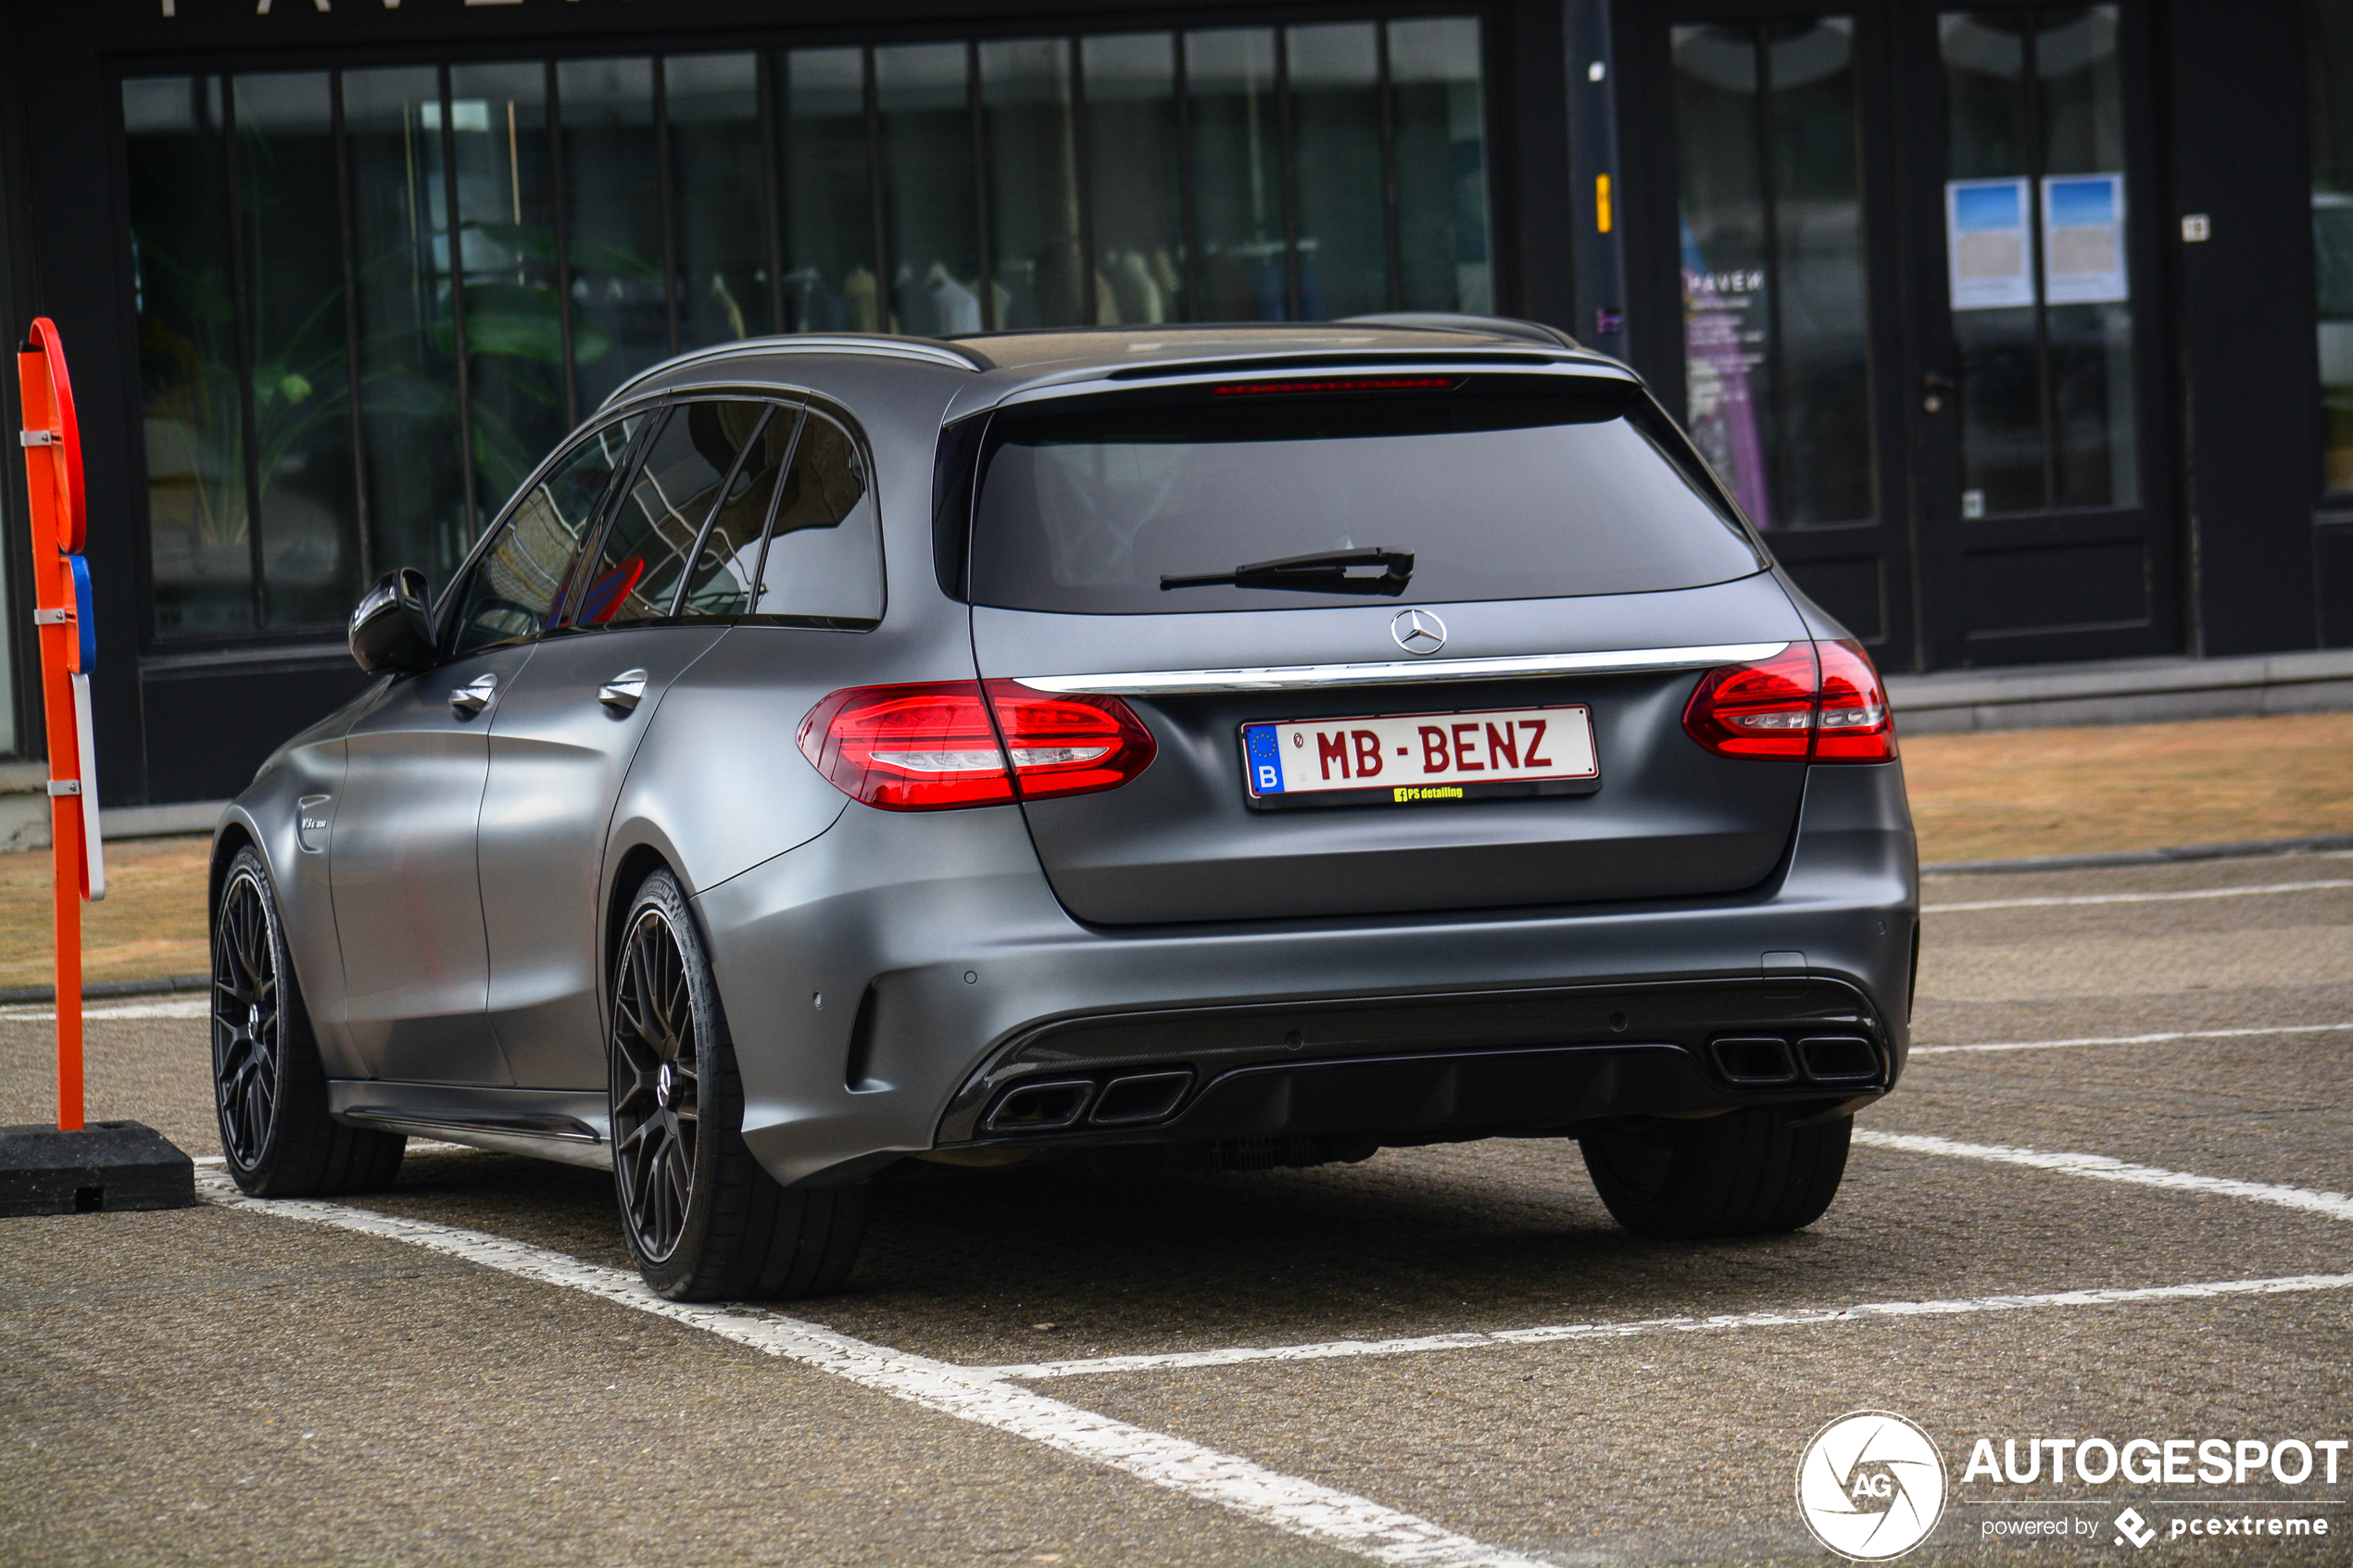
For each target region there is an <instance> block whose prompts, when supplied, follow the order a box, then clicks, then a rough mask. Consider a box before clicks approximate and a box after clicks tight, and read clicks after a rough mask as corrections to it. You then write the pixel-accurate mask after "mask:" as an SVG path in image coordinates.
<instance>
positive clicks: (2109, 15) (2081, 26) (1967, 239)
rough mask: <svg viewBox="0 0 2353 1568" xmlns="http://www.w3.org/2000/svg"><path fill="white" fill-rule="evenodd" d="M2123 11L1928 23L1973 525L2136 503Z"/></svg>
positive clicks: (2089, 9) (1964, 480)
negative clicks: (1938, 103)
mask: <svg viewBox="0 0 2353 1568" xmlns="http://www.w3.org/2000/svg"><path fill="white" fill-rule="evenodd" d="M2117 21H2118V18H2117V7H2116V6H2068V7H2057V6H2036V7H2034V8H2032V9H2020V10H2004V11H1955V12H1948V13H1946V14H1944V16H1942V17H1940V18H1939V19H1938V48H1939V54H1940V56H1941V59H1942V64H1943V67H1944V88H1945V104H1946V139H1945V145H1946V165H1947V169H1946V183H1945V187H1944V193H1945V211H1944V220H1945V236H1946V250H1947V257H1946V261H1947V267H1948V270H1949V273H1950V277H1949V287H1950V296H1951V304H1952V312H1953V335H1954V339H1955V342H1956V344H1957V347H1958V349H1959V369H1960V375H1959V383H1960V384H1959V387H1958V396H1959V400H1960V406H1959V410H1958V412H1959V415H1960V458H1961V507H1960V509H1961V515H1962V517H1963V518H1965V519H1977V518H1982V517H1985V516H1988V515H1990V514H1994V513H2000V512H2021V511H2042V510H2046V509H2049V508H2059V507H2110V508H2123V507H2132V506H2136V505H2138V504H2139V501H2140V480H2139V468H2140V464H2139V441H2138V437H2137V432H2136V420H2135V412H2134V407H2133V403H2134V399H2133V279H2132V277H2131V273H2130V269H2129V267H2128V266H2127V264H2126V245H2125V228H2124V224H2125V209H2124V189H2125V179H2124V158H2125V150H2124V92H2123V80H2122V76H2123V73H2122V66H2121V62H2120V56H2119V52H2118V47H2117Z"/></svg>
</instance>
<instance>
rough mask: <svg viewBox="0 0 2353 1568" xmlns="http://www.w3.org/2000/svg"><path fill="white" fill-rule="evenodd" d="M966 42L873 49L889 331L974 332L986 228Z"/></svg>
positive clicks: (933, 334)
mask: <svg viewBox="0 0 2353 1568" xmlns="http://www.w3.org/2000/svg"><path fill="white" fill-rule="evenodd" d="M964 53H965V51H964V46H963V44H896V45H893V46H891V47H889V48H885V49H876V50H875V119H876V121H877V123H878V125H879V127H880V130H881V133H882V147H881V153H882V168H883V203H884V210H885V212H886V213H887V215H888V218H889V223H888V225H887V228H886V230H885V234H884V237H885V239H886V241H887V243H888V244H889V245H890V256H891V272H890V311H891V322H892V325H891V329H890V330H891V331H893V332H912V333H913V334H915V335H916V336H917V337H947V336H950V335H951V334H953V333H956V332H978V331H980V330H981V320H980V227H979V220H978V209H977V207H976V206H975V202H976V199H977V193H976V192H975V189H974V186H973V121H972V101H971V99H970V97H969V95H968V94H969V86H968V79H967V76H966V70H965V59H964Z"/></svg>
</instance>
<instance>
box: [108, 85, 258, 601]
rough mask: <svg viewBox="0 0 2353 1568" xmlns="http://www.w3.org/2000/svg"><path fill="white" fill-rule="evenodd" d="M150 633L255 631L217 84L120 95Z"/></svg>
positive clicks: (128, 89)
mask: <svg viewBox="0 0 2353 1568" xmlns="http://www.w3.org/2000/svg"><path fill="white" fill-rule="evenodd" d="M122 119H123V132H124V142H125V150H126V152H127V155H128V173H129V176H130V180H129V183H130V195H131V245H132V287H133V289H134V291H135V295H134V297H135V301H136V303H135V308H136V309H137V311H138V316H139V407H140V414H141V418H142V421H143V423H144V426H145V436H146V441H145V445H146V467H147V531H148V548H149V562H150V566H151V570H152V571H153V574H154V583H155V606H156V634H157V636H159V637H183V636H206V635H216V634H219V633H224V632H243V631H247V630H250V629H251V628H252V625H253V575H252V572H253V568H252V558H251V556H250V554H249V553H248V551H247V549H246V542H245V453H244V448H243V446H242V445H241V443H240V440H239V432H240V429H241V416H240V413H239V407H240V405H239V398H238V391H237V346H236V340H235V326H236V315H235V309H234V307H233V302H232V297H231V288H230V279H229V200H228V190H227V174H226V170H225V167H224V165H223V162H222V156H221V146H220V131H221V103H220V79H219V78H217V77H208V76H169V77H148V78H134V79H132V80H130V81H126V82H124V83H123V84H122Z"/></svg>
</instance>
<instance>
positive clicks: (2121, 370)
mask: <svg viewBox="0 0 2353 1568" xmlns="http://www.w3.org/2000/svg"><path fill="white" fill-rule="evenodd" d="M2035 18H2036V20H2037V22H2038V23H2039V24H2040V29H2041V31H2040V32H2039V34H2038V35H2037V37H2036V38H2035V41H2034V62H2035V77H2036V82H2037V85H2038V86H2039V87H2040V89H2041V94H2042V102H2041V104H2040V106H2039V107H2038V112H2039V114H2040V118H2041V131H2042V142H2043V146H2044V163H2043V168H2042V170H2041V172H2042V173H2043V175H2044V176H2045V181H2044V193H2043V201H2044V212H2043V215H2042V216H2043V224H2044V231H2043V240H2044V244H2043V251H2044V255H2043V258H2042V259H2043V270H2044V274H2045V298H2047V299H2048V300H2049V301H2050V315H2049V321H2048V325H2047V328H2046V330H2047V331H2048V332H2049V334H2050V366H2051V370H2050V375H2051V393H2050V396H2051V434H2052V437H2053V441H2052V454H2051V457H2052V466H2053V469H2054V472H2053V475H2052V477H2053V480H2054V481H2055V483H2056V484H2057V495H2056V496H2055V497H2054V501H2055V504H2057V505H2058V506H2062V507H2129V506H2132V505H2133V504H2135V503H2136V502H2137V501H2139V499H2140V473H2139V467H2140V465H2139V461H2138V458H2139V444H2138V442H2137V441H2136V440H2135V438H2134V437H2135V430H2134V424H2135V420H2134V418H2133V307H2132V304H2131V301H2130V299H2129V297H2127V295H2128V289H2129V284H2128V282H2127V281H2126V279H2125V276H2124V257H2123V254H2122V252H2123V244H2124V216H2125V215H2124V212H2123V191H2122V182H2123V178H2124V83H2123V66H2122V61H2121V59H2120V56H2119V55H2118V52H2117V38H2116V31H2117V27H2116V24H2117V16H2116V7H2115V6H2085V7H2082V8H2081V9H2069V10H2046V11H2038V12H2037V13H2035ZM2070 174H2071V175H2087V174H2088V175H2107V176H2109V177H2111V178H2112V179H2113V181H2114V182H2115V184H2114V185H2113V187H2110V186H2108V185H2106V184H2104V183H2102V182H2097V181H2080V180H2079V181H2064V180H2057V179H2054V178H2052V177H2053V176H2061V175H2070ZM2087 196H2088V197H2089V198H2090V210H2076V211H2071V210H2070V208H2082V207H2084V205H2085V204H2084V201H2083V199H2082V198H2083V197H2087ZM2103 198H2108V199H2106V200H2103ZM2103 275H2106V279H2112V282H2106V286H2101V285H2102V282H2103V281H2104V280H2103ZM2086 282H2090V283H2091V284H2092V287H2091V292H2094V293H2097V294H2102V295H2108V296H2109V297H2107V298H2105V299H2101V300H2096V301H2085V300H2082V299H2081V298H2080V295H2082V293H2083V292H2084V284H2085V283H2086Z"/></svg>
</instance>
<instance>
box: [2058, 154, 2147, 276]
mask: <svg viewBox="0 0 2353 1568" xmlns="http://www.w3.org/2000/svg"><path fill="white" fill-rule="evenodd" d="M2043 274H2044V280H2045V281H2044V289H2043V297H2044V298H2045V299H2046V300H2048V301H2049V302H2050V303H2051V304H2053V305H2092V304H2108V303H2110V302H2113V301H2118V300H2126V299H2130V298H2132V297H2133V291H2132V288H2131V286H2130V284H2129V282H2127V280H2126V278H2125V276H2124V176H2122V175H2121V174H2065V175H2053V176H2051V177H2050V178H2048V179H2046V180H2045V181H2044V182H2043Z"/></svg>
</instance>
